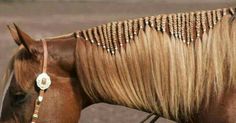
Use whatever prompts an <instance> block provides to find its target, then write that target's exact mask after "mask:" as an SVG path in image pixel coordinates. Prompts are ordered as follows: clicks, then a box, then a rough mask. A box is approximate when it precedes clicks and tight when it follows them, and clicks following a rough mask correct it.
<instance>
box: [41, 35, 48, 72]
mask: <svg viewBox="0 0 236 123" xmlns="http://www.w3.org/2000/svg"><path fill="white" fill-rule="evenodd" d="M42 43H43V72H44V73H46V71H47V61H48V48H47V43H46V41H45V39H42Z"/></svg>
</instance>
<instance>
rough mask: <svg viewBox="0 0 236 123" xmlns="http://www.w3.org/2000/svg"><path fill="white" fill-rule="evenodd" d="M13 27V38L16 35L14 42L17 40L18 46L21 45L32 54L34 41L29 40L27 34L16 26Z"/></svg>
mask: <svg viewBox="0 0 236 123" xmlns="http://www.w3.org/2000/svg"><path fill="white" fill-rule="evenodd" d="M14 26H15V28H16V30H15V31H14V30H12V32H13V33H14V36H15V35H16V36H15V39H14V40H17V41H16V43H17V44H18V45H21V44H22V45H23V46H24V47H25V48H26V49H27V50H28V51H29V52H31V53H32V50H33V49H34V48H33V46H34V44H35V43H36V41H35V40H34V39H33V38H31V37H30V36H29V35H28V34H26V33H25V32H23V31H22V30H21V29H20V28H19V27H18V26H17V25H16V24H14ZM15 32H16V34H15ZM14 36H13V38H14Z"/></svg>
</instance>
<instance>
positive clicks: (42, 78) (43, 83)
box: [36, 73, 51, 90]
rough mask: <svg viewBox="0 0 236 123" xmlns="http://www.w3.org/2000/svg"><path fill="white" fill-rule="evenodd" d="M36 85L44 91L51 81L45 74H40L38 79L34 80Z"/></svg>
mask: <svg viewBox="0 0 236 123" xmlns="http://www.w3.org/2000/svg"><path fill="white" fill-rule="evenodd" d="M36 83H37V86H38V87H39V88H40V89H41V90H46V89H48V88H49V87H50V85H51V79H50V77H49V76H48V74H47V73H41V74H40V75H38V77H37V79H36Z"/></svg>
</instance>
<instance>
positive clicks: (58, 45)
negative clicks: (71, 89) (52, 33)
mask: <svg viewBox="0 0 236 123" xmlns="http://www.w3.org/2000/svg"><path fill="white" fill-rule="evenodd" d="M75 44H76V39H75V38H74V37H72V38H67V39H56V40H50V41H48V50H49V51H48V52H49V63H48V64H49V67H50V65H51V66H52V67H53V68H54V69H57V70H56V71H55V70H54V72H56V73H57V74H60V75H62V76H63V75H70V74H73V75H74V74H75V56H74V52H75Z"/></svg>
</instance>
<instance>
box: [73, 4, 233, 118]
mask: <svg viewBox="0 0 236 123" xmlns="http://www.w3.org/2000/svg"><path fill="white" fill-rule="evenodd" d="M235 11H236V10H235V8H229V9H217V10H211V11H198V12H190V13H178V14H169V15H158V16H152V17H145V18H140V19H135V20H128V21H122V22H112V23H108V24H105V25H101V26H98V27H94V28H91V29H88V30H82V31H80V32H79V34H78V35H79V36H80V37H81V38H80V39H79V40H78V42H77V48H76V57H77V72H78V76H79V79H80V81H81V83H82V86H83V88H84V90H85V92H86V93H87V95H89V97H90V98H91V99H93V100H94V102H103V101H104V102H109V103H113V104H120V105H124V106H127V107H131V108H136V109H140V110H144V111H148V112H154V113H158V114H161V115H162V116H164V117H166V118H172V119H175V120H179V119H180V118H185V119H191V116H192V115H193V113H197V112H198V111H199V110H200V108H202V107H204V106H207V105H208V104H209V102H210V101H212V100H211V99H213V98H214V99H215V98H216V99H219V98H220V97H221V96H222V95H223V94H224V92H225V91H226V90H227V89H228V88H229V87H232V86H233V85H234V84H235V82H236V65H235V64H236V48H235V47H236V20H235V18H234V17H232V15H234V14H235ZM81 39H85V40H81Z"/></svg>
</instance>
